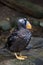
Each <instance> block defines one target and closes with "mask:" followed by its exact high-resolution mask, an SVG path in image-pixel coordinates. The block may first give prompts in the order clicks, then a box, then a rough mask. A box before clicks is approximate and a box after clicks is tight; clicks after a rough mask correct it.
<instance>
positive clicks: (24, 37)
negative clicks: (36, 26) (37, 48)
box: [5, 18, 32, 60]
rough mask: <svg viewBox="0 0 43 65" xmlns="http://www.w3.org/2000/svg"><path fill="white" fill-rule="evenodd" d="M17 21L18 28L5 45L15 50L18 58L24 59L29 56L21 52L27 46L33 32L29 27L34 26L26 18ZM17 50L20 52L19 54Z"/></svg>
mask: <svg viewBox="0 0 43 65" xmlns="http://www.w3.org/2000/svg"><path fill="white" fill-rule="evenodd" d="M17 23H18V29H17V30H16V31H13V32H12V34H11V35H10V36H9V37H8V39H7V43H6V45H5V47H6V48H7V49H8V50H10V51H11V52H14V55H15V56H16V58H17V59H19V60H24V59H26V58H27V56H22V55H21V54H20V52H21V51H22V50H24V49H25V48H26V47H27V45H28V44H29V42H30V40H31V36H32V34H31V32H30V30H29V29H31V28H32V26H31V24H30V23H29V21H27V19H26V18H22V19H19V20H18V21H17ZM17 52H19V56H18V54H17Z"/></svg>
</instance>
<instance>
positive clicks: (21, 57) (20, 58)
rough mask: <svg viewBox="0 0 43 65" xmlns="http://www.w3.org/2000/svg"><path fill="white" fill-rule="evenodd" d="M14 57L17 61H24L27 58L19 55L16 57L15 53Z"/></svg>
mask: <svg viewBox="0 0 43 65" xmlns="http://www.w3.org/2000/svg"><path fill="white" fill-rule="evenodd" d="M15 56H16V58H17V59H19V60H25V59H26V58H27V56H22V55H21V54H20V55H19V56H18V55H17V53H15Z"/></svg>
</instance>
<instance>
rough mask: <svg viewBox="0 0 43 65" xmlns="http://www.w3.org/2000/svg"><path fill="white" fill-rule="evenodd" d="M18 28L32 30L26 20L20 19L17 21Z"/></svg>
mask: <svg viewBox="0 0 43 65" xmlns="http://www.w3.org/2000/svg"><path fill="white" fill-rule="evenodd" d="M18 24H19V27H23V28H26V29H32V25H31V24H30V22H29V21H28V20H27V19H26V18H21V19H19V20H18Z"/></svg>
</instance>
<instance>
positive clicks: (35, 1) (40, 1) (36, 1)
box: [28, 0, 43, 6]
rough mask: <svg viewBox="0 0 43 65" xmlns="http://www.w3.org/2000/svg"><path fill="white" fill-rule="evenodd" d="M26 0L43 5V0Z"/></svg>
mask: <svg viewBox="0 0 43 65" xmlns="http://www.w3.org/2000/svg"><path fill="white" fill-rule="evenodd" d="M28 1H30V2H32V3H34V4H37V5H40V6H43V0H28Z"/></svg>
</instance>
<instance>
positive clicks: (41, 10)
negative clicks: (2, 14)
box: [0, 0, 43, 18]
mask: <svg viewBox="0 0 43 65" xmlns="http://www.w3.org/2000/svg"><path fill="white" fill-rule="evenodd" d="M0 1H1V2H2V3H4V4H5V5H7V6H8V7H10V8H12V9H14V10H17V11H18V12H20V13H23V14H26V15H30V16H33V17H36V18H43V7H42V6H43V0H41V1H39V0H38V1H37V0H36V1H34V0H22V1H21V0H0Z"/></svg>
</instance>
